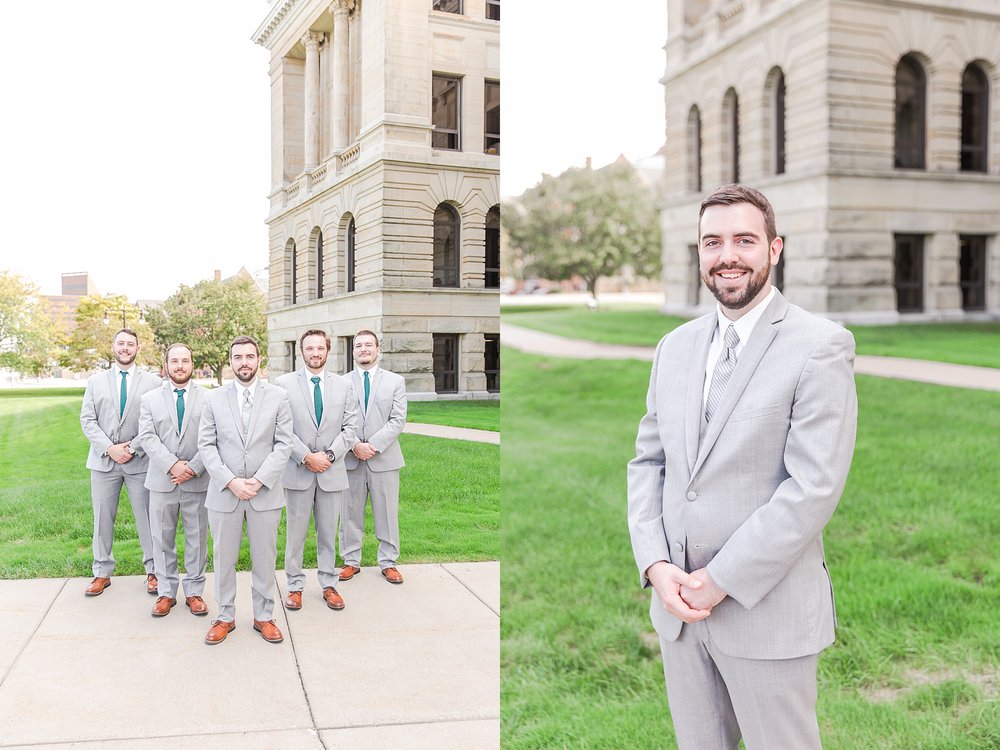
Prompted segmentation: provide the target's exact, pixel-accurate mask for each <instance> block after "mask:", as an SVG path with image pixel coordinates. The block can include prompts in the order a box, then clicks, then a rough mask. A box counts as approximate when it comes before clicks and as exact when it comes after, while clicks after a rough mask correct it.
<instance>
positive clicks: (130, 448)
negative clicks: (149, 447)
mask: <svg viewBox="0 0 1000 750" xmlns="http://www.w3.org/2000/svg"><path fill="white" fill-rule="evenodd" d="M125 450H127V451H128V452H129V453H130V454H131V455H133V456H134V455H135V448H133V447H132V446H131V445H126V446H125Z"/></svg>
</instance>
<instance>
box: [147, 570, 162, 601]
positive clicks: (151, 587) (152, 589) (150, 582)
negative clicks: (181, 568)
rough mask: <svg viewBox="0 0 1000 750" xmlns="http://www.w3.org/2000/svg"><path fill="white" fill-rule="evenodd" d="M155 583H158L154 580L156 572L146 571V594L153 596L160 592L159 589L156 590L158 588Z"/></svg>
mask: <svg viewBox="0 0 1000 750" xmlns="http://www.w3.org/2000/svg"><path fill="white" fill-rule="evenodd" d="M157 585H158V582H157V580H156V573H147V574H146V593H147V594H153V595H154V596H155V595H156V594H158V593H160V592H159V590H158V588H157Z"/></svg>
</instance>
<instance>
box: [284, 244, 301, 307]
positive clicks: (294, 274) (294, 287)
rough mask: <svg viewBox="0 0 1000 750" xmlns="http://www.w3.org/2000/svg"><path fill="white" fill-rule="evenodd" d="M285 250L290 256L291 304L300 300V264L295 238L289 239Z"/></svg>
mask: <svg viewBox="0 0 1000 750" xmlns="http://www.w3.org/2000/svg"><path fill="white" fill-rule="evenodd" d="M285 252H286V253H287V254H288V255H289V257H290V262H289V264H288V267H289V277H290V279H291V298H290V301H291V304H293V305H294V304H295V303H296V302H298V301H299V294H298V290H299V278H298V277H299V264H298V257H296V256H298V251H297V250H296V248H295V240H288V244H287V245H285Z"/></svg>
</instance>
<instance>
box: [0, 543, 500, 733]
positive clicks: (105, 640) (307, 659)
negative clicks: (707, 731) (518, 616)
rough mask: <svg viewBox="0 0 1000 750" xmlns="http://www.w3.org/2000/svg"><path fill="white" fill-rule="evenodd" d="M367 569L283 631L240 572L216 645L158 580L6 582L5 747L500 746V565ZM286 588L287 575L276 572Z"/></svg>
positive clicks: (1, 709)
mask: <svg viewBox="0 0 1000 750" xmlns="http://www.w3.org/2000/svg"><path fill="white" fill-rule="evenodd" d="M401 570H402V572H403V574H404V575H405V576H406V582H405V583H404V584H403V585H401V586H391V585H389V584H387V583H386V582H385V580H384V579H383V578H382V576H381V575H380V574H379V570H378V568H377V567H368V568H365V569H364V570H362V572H361V573H360V574H358V575H356V576H355V577H354V578H353V579H352V580H351V581H345V582H342V583H341V585H340V586H338V590H339V591H340V593H341V594H342V595H343V596H344V599H345V601H346V604H347V607H346V609H344V610H343V611H340V612H334V611H332V610H330V609H327V607H326V605H325V604H324V603H323V601H322V597H321V590H320V587H319V584H318V583H317V581H316V576H315V571H309V574H308V582H307V584H306V589H305V594H304V596H303V607H302V609H301V610H299V611H296V612H285V611H284V610H283V609H282V607H281V606H280V604H279V606H278V607H277V610H276V611H275V621H276V623H277V624H278V627H280V628H281V630H282V632H283V633H284V634H285V641H284V642H283V643H280V644H271V643H267V642H265V641H264V640H263V639H262V638H261V637H260V635H259V634H258V633H257V632H256V631H254V630H253V628H252V615H251V610H250V598H251V595H250V573H249V572H246V573H239V574H238V579H239V583H238V593H237V602H236V605H237V616H236V630H235V631H233V632H232V633H231V634H230V635H229V636H228V637H227V639H226V640H225V641H224V642H222V643H220V644H218V645H215V646H208V645H206V644H205V643H204V637H205V633H206V632H207V631H208V628H209V626H210V624H211V620H212V618H213V616H214V615H215V613H216V611H217V610H216V606H215V602H214V597H213V592H212V586H213V583H214V576H212V575H211V574H209V576H208V582H207V586H206V591H205V600H206V601H207V602H208V603H209V607H210V612H209V615H208V616H207V617H194V616H192V615H191V613H190V612H189V611H188V610H187V608H186V607H185V606H184V603H183V600H182V599H179V600H178V605H177V606H176V607H175V608H174V609H173V610H172V612H171V614H170V615H169V616H167V617H163V618H154V617H152V616H151V615H150V609H151V607H152V606H153V602H154V601H155V598H154V597H152V596H149V595H147V594H146V593H145V576H119V577H115V578H113V579H112V586H111V587H110V588H109V589H107V590H106V591H105V592H104V593H103V594H101V595H100V596H97V597H85V596H84V595H83V589H84V587H85V586H86V585H87V583H88V582H89V580H90V579H89V578H87V579H84V578H70V579H64V578H60V579H38V580H24V581H0V633H2V634H3V635H2V637H0V747H2V748H24V749H25V750H27V748H29V747H30V748H31V749H32V750H39V749H40V748H53V749H55V748H67V747H69V746H70V744H69V743H74V744H73V745H72V747H79V748H88V749H91V750H97V749H98V748H112V749H115V748H121V749H122V750H124V749H125V748H149V750H152V749H153V748H156V749H157V750H159V749H160V748H168V749H174V748H177V749H180V748H184V749H185V750H186V749H187V748H191V749H192V750H193V749H194V748H202V747H206V746H211V747H212V748H214V749H216V750H223V749H228V748H233V750H236V749H237V748H239V749H240V750H248V749H249V750H258V749H259V750H264V749H268V750H269V749H271V748H274V749H275V750H279V749H280V750H298V749H299V748H302V749H307V748H308V749H309V750H324V749H325V750H333V749H334V748H350V750H369V749H370V750H385V748H407V749H408V750H425V749H426V750H432V749H433V750H448V749H449V748H456V749H464V748H469V749H470V750H481V749H484V750H485V749H489V748H499V746H500V720H499V716H500V692H499V691H500V669H499V659H500V655H499V653H500V617H499V612H500V564H499V563H498V562H486V563H446V564H429V565H405V566H401ZM276 578H277V582H278V592H279V599H283V598H284V593H285V576H284V572H283V571H278V572H277V573H276Z"/></svg>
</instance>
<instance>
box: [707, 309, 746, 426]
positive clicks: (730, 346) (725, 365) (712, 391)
mask: <svg viewBox="0 0 1000 750" xmlns="http://www.w3.org/2000/svg"><path fill="white" fill-rule="evenodd" d="M738 343H740V337H739V336H737V335H736V327H735V326H733V325H732V324H730V325H729V328H727V329H726V338H725V343H724V345H723V347H722V353H721V354H719V361H718V363H717V364H716V365H715V372H714V373H712V387H711V388H709V389H708V400H707V401H706V402H705V420H706V421H711V420H712V415H713V414H715V410H716V409H718V408H719V404H720V403H721V402H722V394H723V393H725V392H726V385H727V384H728V383H729V378H730V377H731V376H732V374H733V370H735V369H736V345H737V344H738Z"/></svg>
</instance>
